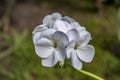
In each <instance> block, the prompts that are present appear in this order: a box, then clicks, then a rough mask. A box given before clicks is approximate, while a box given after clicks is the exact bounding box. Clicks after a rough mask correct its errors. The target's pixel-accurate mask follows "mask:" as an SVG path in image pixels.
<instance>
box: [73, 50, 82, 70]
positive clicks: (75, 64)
mask: <svg viewBox="0 0 120 80" xmlns="http://www.w3.org/2000/svg"><path fill="white" fill-rule="evenodd" d="M71 63H72V65H73V67H74V68H75V69H78V70H79V69H81V68H82V61H81V60H80V59H79V58H78V56H77V54H76V51H75V50H74V51H72V52H71Z"/></svg>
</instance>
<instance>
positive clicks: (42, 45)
mask: <svg viewBox="0 0 120 80" xmlns="http://www.w3.org/2000/svg"><path fill="white" fill-rule="evenodd" d="M53 51H54V47H53V44H52V42H51V41H50V40H48V39H45V38H42V39H40V40H39V41H38V42H37V43H36V44H35V52H36V54H37V55H38V56H39V57H41V58H47V57H48V56H50V55H51V54H52V53H53Z"/></svg>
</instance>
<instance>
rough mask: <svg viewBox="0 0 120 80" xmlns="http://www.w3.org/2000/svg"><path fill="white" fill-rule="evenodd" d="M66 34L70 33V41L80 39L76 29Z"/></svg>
mask: <svg viewBox="0 0 120 80" xmlns="http://www.w3.org/2000/svg"><path fill="white" fill-rule="evenodd" d="M66 34H67V35H68V38H69V41H76V42H78V41H79V38H80V37H79V33H78V31H77V30H76V29H71V30H69V31H68V32H67V33H66Z"/></svg>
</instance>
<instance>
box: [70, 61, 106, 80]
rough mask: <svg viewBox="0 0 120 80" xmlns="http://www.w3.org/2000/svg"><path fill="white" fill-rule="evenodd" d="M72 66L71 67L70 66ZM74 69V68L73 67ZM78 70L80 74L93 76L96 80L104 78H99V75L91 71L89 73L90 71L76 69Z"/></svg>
mask: <svg viewBox="0 0 120 80" xmlns="http://www.w3.org/2000/svg"><path fill="white" fill-rule="evenodd" d="M68 64H69V65H70V66H71V67H72V65H71V64H70V63H68ZM72 68H73V67H72ZM74 69H75V68H74ZM75 70H77V69H75ZM77 71H78V72H81V73H82V74H85V75H87V76H90V77H92V78H94V79H96V80H104V79H103V78H101V77H99V76H97V75H95V74H93V73H90V72H87V71H84V70H77Z"/></svg>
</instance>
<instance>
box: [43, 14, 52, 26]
mask: <svg viewBox="0 0 120 80" xmlns="http://www.w3.org/2000/svg"><path fill="white" fill-rule="evenodd" d="M52 18H53V17H52V16H51V15H47V16H45V17H44V19H43V24H47V25H48V24H50V21H51V20H52Z"/></svg>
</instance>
